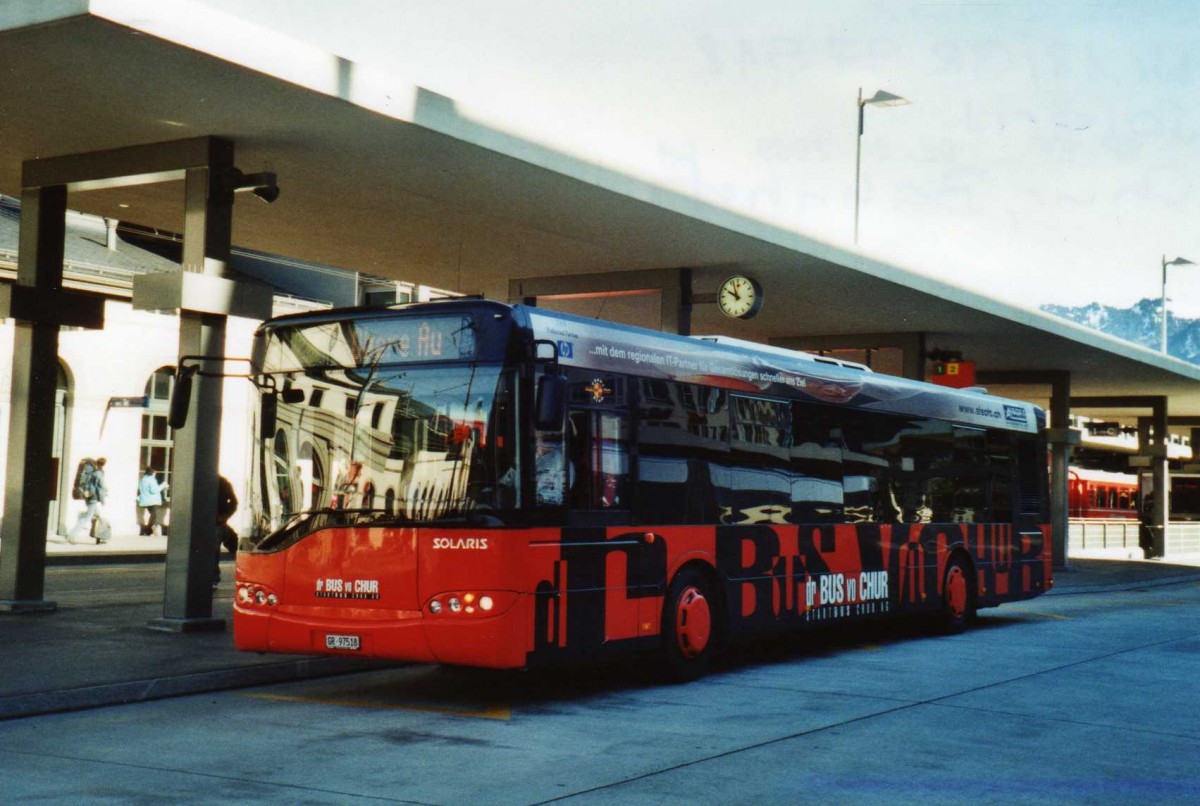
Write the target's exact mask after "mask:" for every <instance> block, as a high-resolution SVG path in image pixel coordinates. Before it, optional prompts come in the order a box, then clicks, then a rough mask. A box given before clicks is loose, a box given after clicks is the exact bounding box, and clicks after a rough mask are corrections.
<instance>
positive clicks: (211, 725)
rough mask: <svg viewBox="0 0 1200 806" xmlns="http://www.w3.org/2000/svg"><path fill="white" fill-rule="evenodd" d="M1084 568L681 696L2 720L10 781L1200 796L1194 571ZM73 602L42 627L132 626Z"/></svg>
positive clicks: (338, 794) (718, 798) (269, 796)
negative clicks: (1037, 593) (1032, 592)
mask: <svg viewBox="0 0 1200 806" xmlns="http://www.w3.org/2000/svg"><path fill="white" fill-rule="evenodd" d="M1075 565H1076V567H1075V570H1072V571H1070V572H1067V573H1063V574H1060V575H1059V583H1058V586H1057V587H1056V590H1055V592H1054V594H1052V595H1050V596H1045V597H1042V598H1039V599H1036V600H1033V601H1030V602H1024V603H1019V604H1014V605H1008V606H1005V607H1002V608H999V609H997V610H988V611H985V612H984V614H983V616H982V617H981V619H980V624H979V626H978V628H976V629H973V630H969V631H967V632H966V633H964V634H963V635H959V636H951V637H933V636H930V635H928V634H926V633H925V632H924V630H923V629H920V628H919V627H918V626H917V625H915V624H910V623H908V622H889V623H887V624H886V625H885V624H878V625H874V626H867V627H862V628H858V629H853V630H844V631H836V632H835V631H825V632H823V633H811V634H806V635H804V636H801V637H798V638H797V639H796V640H793V641H779V640H775V641H771V642H759V643H757V644H752V645H748V646H742V647H741V648H739V649H738V650H737V651H735V652H733V653H731V655H730V656H729V657H728V658H726V659H724V660H723V661H722V663H720V664H719V665H718V668H717V669H715V670H714V672H713V673H712V674H710V675H709V676H707V677H705V678H703V679H701V680H698V681H695V682H693V683H689V684H686V685H678V686H666V685H659V684H657V683H656V682H654V680H653V677H652V675H650V674H649V673H648V672H647V670H646V667H645V666H644V665H637V664H627V663H622V664H608V665H602V666H588V667H585V668H570V667H568V668H563V669H559V670H553V671H551V672H540V673H535V674H500V673H491V672H477V671H469V670H456V669H445V668H438V667H431V666H419V665H414V666H403V667H389V668H381V669H376V670H373V671H369V672H362V673H358V674H347V675H340V676H337V677H329V678H324V679H320V680H311V679H310V680H294V681H292V682H287V683H278V684H272V685H262V686H250V687H242V688H238V689H230V690H226V691H212V692H209V693H206V694H203V695H200V696H185V697H171V698H166V699H161V700H156V701H153V702H141V703H134V704H130V705H126V706H121V707H112V708H90V709H83V710H77V711H73V712H68V713H57V714H46V715H40V716H35V717H27V718H21V719H9V720H6V721H3V722H0V780H3V781H4V792H5V797H6V798H7V799H9V800H12V801H20V802H33V801H37V802H48V803H77V802H89V803H92V802H98V803H148V804H149V803H168V802H170V803H175V802H197V803H223V802H231V801H237V802H239V803H289V804H290V803H369V802H402V803H424V804H458V803H480V802H486V803H495V804H508V803H513V804H529V803H548V802H568V803H605V804H610V803H618V804H623V803H629V804H639V806H640V804H646V803H661V804H674V803H680V804H683V803H687V804H694V803H754V804H776V803H780V804H784V803H786V804H794V803H809V802H816V803H822V804H842V803H854V804H862V803H884V802H886V803H892V802H897V803H920V804H960V803H970V804H978V803H997V804H1005V806H1007V805H1008V804H1014V803H1020V804H1039V806H1040V804H1045V803H1096V804H1109V803H1113V804H1122V806H1128V804H1134V803H1136V804H1141V803H1155V804H1157V805H1158V806H1163V805H1164V804H1177V803H1178V804H1183V803H1195V802H1196V792H1198V791H1200V727H1198V724H1200V723H1197V720H1196V714H1197V713H1200V687H1197V685H1196V669H1197V661H1198V659H1200V568H1196V567H1190V566H1178V565H1170V564H1165V563H1157V562H1152V563H1140V562H1139V563H1128V562H1120V563H1111V562H1107V563H1106V562H1101V561H1079V562H1077V563H1076V564H1075ZM65 570H68V571H70V573H71V574H75V573H77V572H79V571H81V570H84V569H65ZM89 570H93V571H98V570H100V569H89ZM142 570H143V572H145V573H149V572H150V571H152V570H153V569H152V568H147V567H142ZM96 576H97V575H96V574H93V575H92V577H93V578H95V577H96ZM99 576H100V578H101V579H102V580H103V579H109V578H107V577H104V576H103V575H99ZM140 578H141V577H140V576H139V575H138V574H134V575H132V576H126V577H122V579H123V580H124V583H123V584H127V583H128V582H129V581H131V580H137V579H140ZM110 582H111V580H109V582H106V583H105V586H107V585H109V583H110ZM88 584H90V583H87V582H86V580H84V579H82V578H79V577H74V576H70V575H68V576H64V577H61V578H59V579H56V580H55V585H56V586H57V587H58V588H59V590H62V591H64V592H65V591H66V590H67V589H69V588H70V589H74V590H76V591H77V593H76V594H75V595H77V596H79V597H80V598H81V599H83V598H86V597H88V596H98V595H99V589H100V588H101V587H104V586H102V585H99V584H93V589H92V593H90V594H89V593H88V592H87V590H86V588H87V585H88ZM110 595H112V596H114V597H115V596H116V594H115V593H114V594H110ZM147 595H148V594H147ZM61 601H62V603H63V604H64V607H63V612H62V613H60V614H58V615H57V616H50V617H37V618H38V620H41V621H45V622H49V621H50V620H52V619H57V618H60V617H62V616H64V615H65V616H71V614H72V613H73V612H77V611H81V612H95V611H104V610H118V611H124V610H126V609H128V606H126V605H89V606H88V607H82V606H79V605H77V604H76V603H75V602H76V600H75V599H70V598H66V597H63V598H62V599H61ZM14 620H15V621H17V622H20V623H33V622H32V621H30V620H28V619H27V618H26V617H20V618H16V619H3V620H0V631H4V630H7V629H11V627H8V626H7V625H9V624H11V623H12V622H13V621H14ZM90 623H93V624H95V623H97V622H96V621H95V620H94V617H93V620H92V621H91V622H90ZM131 626H134V627H135V626H136V625H131ZM118 632H120V630H118ZM102 637H103V636H93V637H92V640H100V639H101V638H102ZM197 637H199V638H202V639H203V644H202V645H203V646H204V647H208V649H204V650H202V651H193V652H181V653H180V655H179V660H180V662H181V663H182V664H183V666H182V667H181V669H180V670H179V671H183V670H184V669H186V668H189V665H191V664H196V663H199V662H201V661H206V662H212V661H214V660H219V659H220V656H219V655H217V654H214V653H216V652H218V651H219V644H213V645H211V646H210V644H209V643H208V639H209V638H214V637H215V638H220V636H168V638H169V639H171V641H172V642H173V643H175V644H178V645H181V646H184V647H195V646H197V644H194V643H192V640H193V639H194V638H197ZM124 640H127V641H129V642H130V643H128V644H127V645H126V646H127V647H128V649H129V651H130V653H131V654H138V653H139V652H140V651H141V648H142V647H143V645H144V636H143V635H142V633H141V632H140V631H139V630H137V629H131V630H130V631H129V633H128V638H126V639H124ZM5 643H6V650H7V649H8V648H9V647H11V646H12V644H11V643H10V642H8V641H6V642H5ZM76 643H80V642H76ZM83 643H86V642H83ZM213 647H217V649H214V648H213ZM7 654H8V653H7V652H6V653H5V655H6V656H7ZM82 657H84V654H83V651H82V650H79V652H78V654H71V652H68V655H67V657H64V658H62V662H61V663H60V664H59V667H60V668H65V667H67V666H70V665H71V663H72V662H74V659H76V658H82ZM0 663H7V660H6V659H5V660H0ZM42 668H43V670H46V671H49V667H48V666H43V667H42ZM7 670H8V669H7V667H5V668H3V669H0V672H5V673H6V672H7ZM5 677H7V674H0V679H4V678H5ZM166 679H178V678H177V677H169V678H166Z"/></svg>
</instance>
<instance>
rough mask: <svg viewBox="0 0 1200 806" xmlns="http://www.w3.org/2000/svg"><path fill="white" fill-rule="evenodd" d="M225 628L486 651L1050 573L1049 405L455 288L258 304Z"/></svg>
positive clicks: (578, 650)
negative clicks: (243, 502) (333, 301)
mask: <svg viewBox="0 0 1200 806" xmlns="http://www.w3.org/2000/svg"><path fill="white" fill-rule="evenodd" d="M253 374H254V379H255V382H256V385H257V386H258V388H259V389H260V390H261V392H262V395H261V400H262V417H261V418H260V421H261V422H260V426H259V430H260V433H259V434H258V435H257V437H258V452H257V460H256V462H255V468H254V472H253V474H252V475H253V495H252V501H251V506H252V509H253V512H254V515H255V519H256V524H257V525H256V533H255V535H254V536H253V537H252V538H250V539H249V540H247V541H244V544H243V550H242V551H241V552H240V553H239V556H238V560H237V593H236V601H235V610H234V630H235V636H236V642H237V645H238V647H239V648H241V649H245V650H257V651H267V652H293V653H304V654H312V653H338V654H343V653H344V654H352V655H360V656H364V657H378V658H394V659H403V660H411V661H429V662H438V663H446V664H465V665H472V666H484V667H495V668H520V667H528V666H532V665H537V664H541V663H544V662H550V661H556V660H560V659H568V658H577V657H586V656H593V655H597V654H606V653H627V652H635V651H644V650H657V651H659V652H661V653H662V657H663V658H664V659H665V661H666V663H667V666H668V668H669V669H670V670H671V671H672V672H674V673H675V674H676V675H677V676H680V677H687V676H691V675H695V674H698V673H700V672H701V671H702V670H703V669H704V668H705V666H706V664H707V662H708V659H709V657H710V656H711V654H712V652H713V651H714V649H715V648H716V647H718V646H719V645H721V644H722V643H724V642H725V641H727V640H730V639H733V638H736V637H738V636H743V635H749V634H756V633H762V632H764V631H769V630H784V629H795V628H804V627H809V626H813V625H833V624H839V623H842V622H848V621H851V620H854V619H862V618H875V617H881V616H890V615H897V614H902V613H920V612H926V613H929V614H932V615H934V616H936V617H938V618H940V619H941V620H942V621H944V623H945V624H946V625H947V626H948V627H950V628H960V627H962V626H963V625H964V624H965V623H966V622H967V621H968V620H969V619H971V618H972V617H973V615H974V612H975V609H976V608H978V607H990V606H995V605H998V604H1000V603H1002V602H1009V601H1014V600H1019V599H1027V598H1030V597H1033V596H1037V595H1038V594H1040V593H1043V592H1045V591H1046V590H1047V589H1048V588H1049V587H1050V585H1051V584H1052V582H1051V554H1050V547H1049V540H1048V539H1047V534H1048V531H1047V529H1048V527H1047V525H1046V524H1047V523H1048V521H1049V516H1048V510H1047V507H1048V504H1047V489H1048V487H1047V477H1046V462H1045V456H1046V446H1045V442H1044V438H1043V430H1044V426H1045V415H1044V413H1043V412H1042V411H1041V410H1040V409H1038V408H1037V407H1035V406H1033V405H1030V404H1027V403H1022V402H1018V401H1012V400H1004V399H1000V398H996V397H992V396H989V395H987V394H985V393H982V392H974V391H964V390H956V389H948V388H945V387H939V386H934V385H931V384H924V383H918V382H913V381H908V380H903V379H900V378H894V377H889V376H885V375H881V374H877V373H873V372H871V371H870V370H868V369H867V368H865V367H861V366H858V365H853V364H847V363H845V362H838V361H834V360H830V359H825V358H818V357H814V356H811V355H807V354H803V353H796V352H791V351H786V350H781V349H777V348H771V347H765V346H762V345H753V344H749V343H744V342H731V341H730V340H724V339H703V338H692V337H683V336H675V335H669V334H664V333H659V332H655V331H650V330H644V329H641V328H636V327H628V326H623V325H618V324H612V323H608V322H602V321H599V320H593V319H586V318H582V317H577V316H570V315H566V314H560V313H554V312H551V311H547V310H544V309H540V308H535V307H529V306H522V305H512V306H510V305H504V304H501V303H496V302H491V301H486V300H478V299H468V300H446V301H439V302H434V303H421V304H411V305H401V306H395V307H391V308H386V309H379V308H375V309H343V310H331V311H324V312H316V313H305V314H298V315H292V316H285V317H280V318H278V319H274V320H272V321H270V322H267V323H265V324H264V325H263V326H262V327H261V328H260V330H259V331H258V334H257V337H256V346H255V354H254V357H253Z"/></svg>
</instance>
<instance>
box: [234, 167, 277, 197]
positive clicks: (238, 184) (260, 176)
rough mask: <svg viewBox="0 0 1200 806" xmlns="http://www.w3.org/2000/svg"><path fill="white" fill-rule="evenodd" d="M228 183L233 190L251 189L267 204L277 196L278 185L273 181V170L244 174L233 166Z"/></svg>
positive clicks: (239, 191) (238, 191)
mask: <svg viewBox="0 0 1200 806" xmlns="http://www.w3.org/2000/svg"><path fill="white" fill-rule="evenodd" d="M229 183H230V185H232V188H233V190H234V192H236V193H241V192H242V191H245V190H249V191H253V192H254V195H255V196H257V197H258V198H260V199H262V200H263V201H265V202H266V203H267V204H271V203H272V202H273V201H275V200H276V199H278V198H279V185H278V184H276V182H275V173H274V172H273V171H263V172H262V173H256V174H244V173H242V172H241V171H239V170H238V169H237V168H234V169H233V173H232V175H231V176H230V179H229Z"/></svg>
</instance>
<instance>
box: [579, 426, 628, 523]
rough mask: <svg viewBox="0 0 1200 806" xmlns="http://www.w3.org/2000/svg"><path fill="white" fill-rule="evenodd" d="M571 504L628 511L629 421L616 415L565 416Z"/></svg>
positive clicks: (581, 506) (584, 507)
mask: <svg viewBox="0 0 1200 806" xmlns="http://www.w3.org/2000/svg"><path fill="white" fill-rule="evenodd" d="M568 425H569V427H568V439H569V440H570V448H569V450H568V462H569V465H570V469H569V471H568V476H571V475H573V476H574V478H573V479H570V484H569V487H570V491H569V493H568V495H569V496H570V501H571V504H572V506H573V507H575V508H577V509H628V508H629V506H630V500H629V418H628V417H627V416H626V415H624V414H622V413H617V412H608V411H595V410H576V411H572V412H571V413H570V414H569V415H568Z"/></svg>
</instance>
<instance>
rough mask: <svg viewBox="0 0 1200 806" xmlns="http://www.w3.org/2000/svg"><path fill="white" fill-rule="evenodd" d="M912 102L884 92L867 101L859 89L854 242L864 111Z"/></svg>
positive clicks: (855, 160) (856, 234)
mask: <svg viewBox="0 0 1200 806" xmlns="http://www.w3.org/2000/svg"><path fill="white" fill-rule="evenodd" d="M910 103H912V101H910V100H908V99H907V98H901V97H900V96H899V95H893V94H892V93H890V92H885V91H884V90H876V91H875V94H874V95H872V96H871V97H870V98H867V99H866V100H865V101H864V100H863V97H862V87H859V88H858V139H857V141H856V147H855V153H854V242H855V243H858V189H859V186H860V185H861V180H862V136H863V118H864V117H865V115H864V114H863V110H865V109H866V108H867V105H868V104H872V105H874V106H904V105H905V104H910Z"/></svg>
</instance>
